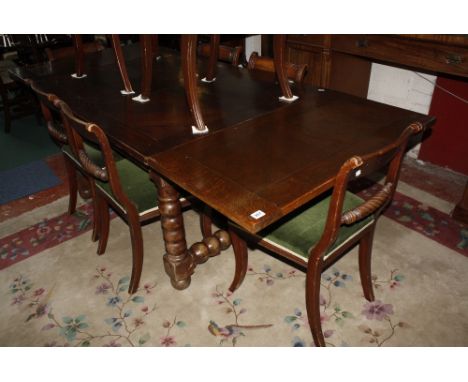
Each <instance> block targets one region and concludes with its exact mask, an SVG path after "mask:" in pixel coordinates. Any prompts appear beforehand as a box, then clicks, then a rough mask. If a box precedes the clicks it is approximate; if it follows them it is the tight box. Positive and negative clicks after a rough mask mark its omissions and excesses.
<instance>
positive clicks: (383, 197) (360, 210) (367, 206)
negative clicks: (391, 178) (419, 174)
mask: <svg viewBox="0 0 468 382" xmlns="http://www.w3.org/2000/svg"><path fill="white" fill-rule="evenodd" d="M392 186H393V184H392V183H391V182H389V183H386V184H385V186H384V187H383V188H382V189H381V190H380V191H379V192H377V193H376V194H375V195H374V196H373V197H372V198H370V199H369V200H367V201H366V202H364V203H363V204H361V205H360V206H359V207H356V208H353V209H352V210H349V211H346V212H345V213H344V214H343V215H342V216H341V224H353V223H355V222H357V221H359V220H362V219H364V218H365V217H367V216H369V215H370V214H371V213H373V212H374V211H376V210H377V209H378V208H380V207H381V206H383V204H384V203H385V202H386V201H387V200H388V199H389V197H390V195H391V193H392V188H393V187H392Z"/></svg>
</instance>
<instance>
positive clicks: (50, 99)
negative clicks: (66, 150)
mask: <svg viewBox="0 0 468 382" xmlns="http://www.w3.org/2000/svg"><path fill="white" fill-rule="evenodd" d="M26 83H27V84H28V85H29V86H30V87H31V89H32V90H33V91H34V93H35V94H36V95H37V97H38V99H39V105H40V107H41V111H42V116H43V117H44V119H45V121H46V124H47V131H48V132H49V134H50V135H51V137H52V138H53V139H54V140H55V141H56V142H57V143H58V145H59V146H63V145H66V144H68V137H67V135H66V133H65V132H64V131H63V130H62V129H59V128H57V123H58V121H57V119H55V118H54V115H53V112H52V110H51V107H52V106H53V105H54V103H55V102H57V100H58V98H57V96H56V95H55V94H51V93H46V92H43V91H42V90H39V89H38V88H37V87H36V84H35V83H34V82H33V81H31V80H26Z"/></svg>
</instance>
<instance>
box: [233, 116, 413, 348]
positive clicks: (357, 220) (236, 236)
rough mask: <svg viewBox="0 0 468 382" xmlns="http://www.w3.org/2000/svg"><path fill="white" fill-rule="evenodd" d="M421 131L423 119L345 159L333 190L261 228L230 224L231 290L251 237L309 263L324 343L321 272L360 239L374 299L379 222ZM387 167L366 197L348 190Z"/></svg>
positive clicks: (314, 315)
mask: <svg viewBox="0 0 468 382" xmlns="http://www.w3.org/2000/svg"><path fill="white" fill-rule="evenodd" d="M420 131H422V125H421V124H420V123H414V124H411V125H410V126H408V127H407V128H406V129H405V130H404V132H403V133H402V134H401V135H400V137H399V138H398V139H396V141H395V142H394V143H392V144H390V145H388V146H386V147H385V148H384V149H382V150H379V151H376V152H374V153H371V154H369V155H364V156H353V157H351V158H350V159H348V160H346V161H345V162H344V164H343V165H342V166H341V168H340V169H339V171H338V173H337V175H336V178H335V180H334V187H333V191H332V192H331V193H328V194H326V195H324V196H322V197H320V198H318V199H316V200H313V201H312V202H311V203H310V204H309V205H308V206H306V208H302V209H300V211H297V212H294V213H292V214H290V215H288V216H286V217H285V218H284V219H283V220H281V221H280V222H278V223H277V224H274V225H273V226H272V227H269V228H267V229H265V230H263V231H261V232H260V233H257V234H251V233H248V232H246V231H244V230H243V229H241V228H240V227H239V226H238V225H235V224H233V223H229V234H230V236H231V241H232V245H233V249H234V254H235V260H236V270H235V275H234V279H233V281H232V283H231V286H230V287H229V289H230V291H231V292H234V291H235V290H236V289H237V288H239V286H240V285H241V283H242V281H243V279H244V277H245V275H246V272H247V262H248V252H247V245H246V240H249V242H250V241H251V242H253V243H255V245H259V246H261V247H263V248H266V249H267V250H270V251H272V252H274V253H276V254H278V255H279V256H281V257H284V258H286V259H289V260H291V261H292V262H293V263H295V264H297V265H299V266H300V267H304V268H306V270H307V273H306V285H305V298H306V307H307V315H308V319H309V326H310V329H311V331H312V336H313V339H314V343H315V345H316V346H325V339H324V336H323V333H322V327H321V322H320V278H321V274H322V272H323V271H324V270H325V269H326V268H328V267H329V266H330V265H331V264H332V263H334V262H335V261H336V260H338V258H339V257H341V256H342V255H344V254H346V253H349V249H351V247H353V246H354V245H355V244H359V253H358V256H359V273H360V278H361V284H362V288H363V291H364V297H365V298H366V299H367V300H369V301H374V291H373V288H372V278H371V254H372V242H373V237H374V231H375V227H376V223H377V221H378V218H379V216H380V215H381V213H382V210H383V209H384V208H385V207H386V206H387V205H388V204H389V203H390V201H391V200H392V197H393V195H394V193H395V189H396V187H397V184H398V178H399V173H400V167H401V161H402V158H403V155H404V152H405V148H406V145H407V142H408V139H409V137H410V136H411V135H412V134H416V133H418V132H420ZM387 166H388V167H387ZM384 169H385V170H386V177H385V182H384V185H383V187H382V188H381V189H380V190H379V191H377V192H376V193H375V194H374V195H373V196H372V197H371V198H370V199H368V200H367V201H364V200H362V199H361V198H360V197H358V196H357V195H355V194H353V193H352V192H350V191H348V184H349V183H350V182H351V181H352V180H355V179H357V178H359V179H360V178H362V177H365V176H368V175H370V174H373V173H376V172H379V170H380V171H382V170H384ZM384 172H385V171H384Z"/></svg>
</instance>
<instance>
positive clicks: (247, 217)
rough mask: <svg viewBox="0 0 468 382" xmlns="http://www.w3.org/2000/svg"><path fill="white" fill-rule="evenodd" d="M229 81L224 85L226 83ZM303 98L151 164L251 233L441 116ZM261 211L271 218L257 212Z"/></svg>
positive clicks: (311, 91) (314, 94) (331, 95)
mask: <svg viewBox="0 0 468 382" xmlns="http://www.w3.org/2000/svg"><path fill="white" fill-rule="evenodd" d="M219 84H221V82H220V83H219ZM296 94H298V95H299V97H300V98H299V100H297V101H296V102H294V103H291V104H288V105H287V106H285V107H282V108H278V109H275V110H273V111H271V112H270V113H266V114H263V115H261V116H258V117H256V118H254V119H250V120H247V121H243V122H241V123H238V124H236V125H233V126H231V127H230V128H228V129H223V130H220V131H217V132H215V133H213V134H211V135H209V136H206V137H204V138H203V139H198V140H195V141H191V142H187V143H185V144H182V145H180V146H178V147H175V148H173V149H172V150H170V151H165V152H161V153H158V154H155V155H153V156H152V157H151V159H150V161H149V164H150V166H151V167H152V168H153V169H154V170H155V171H156V172H158V173H159V174H161V175H163V176H165V177H167V178H168V179H169V180H171V181H173V182H175V183H176V184H177V185H179V186H180V187H182V188H184V189H185V190H187V191H188V192H189V193H191V194H192V195H194V196H196V197H197V198H199V199H201V200H202V201H203V202H205V203H206V204H208V205H209V206H211V207H213V208H215V209H216V210H218V211H219V212H221V213H222V214H223V215H225V216H226V217H228V218H229V219H231V220H232V221H234V222H236V223H237V224H239V225H240V226H242V227H243V228H245V229H247V230H248V231H250V232H257V231H259V230H261V229H263V228H265V227H267V226H268V225H270V224H272V223H273V222H275V221H277V220H278V219H280V218H281V217H283V216H285V215H286V214H287V213H289V212H291V211H293V210H294V209H296V208H298V207H300V206H302V205H303V204H305V203H306V202H308V201H310V200H312V199H313V198H315V197H316V196H318V195H320V194H321V193H322V192H324V191H325V190H327V189H329V188H331V187H332V184H333V181H334V176H335V174H336V173H337V171H338V169H339V167H340V166H341V165H342V164H343V162H344V161H345V160H346V159H348V158H350V157H351V156H353V155H363V154H367V153H371V152H373V151H375V150H379V149H381V148H383V147H384V146H386V145H387V144H389V143H391V142H392V141H393V140H395V139H396V138H397V137H398V136H399V135H400V133H401V132H402V131H403V130H404V128H405V127H407V126H408V125H409V124H411V123H412V122H421V123H422V124H423V125H424V126H427V125H429V124H430V123H432V122H433V121H434V118H433V117H430V116H425V115H421V114H419V113H415V112H411V111H407V110H404V109H400V108H396V107H392V106H387V105H384V104H380V103H377V102H373V101H369V100H365V99H360V98H357V97H353V96H348V95H345V94H342V93H338V92H334V91H329V90H326V91H323V92H322V91H318V89H316V88H313V87H306V88H304V89H303V91H300V92H296ZM257 211H262V213H263V214H264V216H262V217H260V218H255V217H252V214H255V212H257Z"/></svg>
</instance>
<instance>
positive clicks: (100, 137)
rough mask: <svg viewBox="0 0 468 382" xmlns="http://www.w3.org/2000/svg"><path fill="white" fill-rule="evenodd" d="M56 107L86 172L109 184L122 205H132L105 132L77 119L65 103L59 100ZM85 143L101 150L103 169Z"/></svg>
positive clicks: (94, 125)
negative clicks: (90, 154)
mask: <svg viewBox="0 0 468 382" xmlns="http://www.w3.org/2000/svg"><path fill="white" fill-rule="evenodd" d="M56 106H57V107H58V109H59V110H60V114H61V116H62V122H63V125H64V128H65V131H67V132H68V134H69V137H70V146H71V150H72V152H73V154H74V155H75V157H76V158H77V159H78V161H79V162H80V163H81V165H82V166H83V168H84V169H85V171H86V172H87V173H88V174H89V175H91V176H92V177H93V178H94V179H96V180H98V181H101V182H108V183H109V185H110V187H111V190H112V193H113V194H114V196H115V197H116V199H117V200H118V201H119V202H120V203H121V204H123V205H128V203H131V202H130V200H129V199H128V197H127V195H126V194H125V192H124V191H123V189H122V186H121V183H120V179H119V175H118V171H117V167H116V165H115V159H114V155H113V152H112V149H111V146H110V143H109V140H108V138H107V136H106V134H105V133H104V131H103V130H102V129H101V128H100V127H99V126H98V125H96V124H94V123H89V122H85V121H82V120H81V119H79V118H77V117H76V116H75V115H74V114H73V112H72V111H71V109H70V108H69V107H68V105H67V104H66V103H65V102H63V101H60V100H58V101H57V102H56ZM85 142H86V143H87V144H88V145H89V146H92V147H96V148H98V149H99V151H100V153H101V156H102V159H103V163H104V166H103V167H102V166H100V165H99V164H97V163H96V162H95V161H93V159H91V158H90V156H89V155H88V153H87V152H86V148H85V145H84V143H85Z"/></svg>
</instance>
